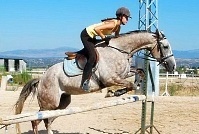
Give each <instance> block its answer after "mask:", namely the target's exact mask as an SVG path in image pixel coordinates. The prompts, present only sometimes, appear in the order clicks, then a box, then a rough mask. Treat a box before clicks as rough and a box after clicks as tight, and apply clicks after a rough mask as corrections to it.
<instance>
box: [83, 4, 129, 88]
mask: <svg viewBox="0 0 199 134" xmlns="http://www.w3.org/2000/svg"><path fill="white" fill-rule="evenodd" d="M128 18H131V16H130V11H129V9H128V8H126V7H121V8H119V9H117V11H116V18H107V19H104V20H102V22H100V23H97V24H93V25H90V26H88V27H87V28H85V29H84V30H83V31H82V32H81V41H82V43H83V45H84V51H85V52H86V57H87V63H86V65H85V68H84V71H83V75H82V81H81V86H80V87H81V88H82V89H83V90H85V91H87V90H89V86H88V85H89V80H90V77H91V75H92V68H93V66H94V62H95V61H96V53H95V43H94V42H95V37H96V36H100V37H101V39H102V40H103V41H105V43H106V44H107V45H108V44H109V38H106V35H111V34H112V33H115V36H116V37H118V36H119V32H120V26H121V25H125V24H126V23H127V22H128Z"/></svg>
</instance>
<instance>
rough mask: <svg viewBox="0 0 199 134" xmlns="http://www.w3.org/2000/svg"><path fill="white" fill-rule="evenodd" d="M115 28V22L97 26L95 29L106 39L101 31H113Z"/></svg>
mask: <svg viewBox="0 0 199 134" xmlns="http://www.w3.org/2000/svg"><path fill="white" fill-rule="evenodd" d="M114 27H115V23H114V22H113V21H110V22H107V23H103V24H102V25H100V26H96V27H95V28H94V30H95V32H96V33H97V34H98V35H99V36H100V37H101V38H102V39H104V38H105V37H106V36H105V35H104V34H103V33H102V32H101V30H106V29H110V30H111V29H113V28H114Z"/></svg>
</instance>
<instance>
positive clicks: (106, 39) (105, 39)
mask: <svg viewBox="0 0 199 134" xmlns="http://www.w3.org/2000/svg"><path fill="white" fill-rule="evenodd" d="M102 41H105V43H106V44H107V45H108V44H109V41H110V38H107V37H106V38H103V39H102Z"/></svg>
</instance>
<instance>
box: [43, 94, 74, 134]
mask: <svg viewBox="0 0 199 134" xmlns="http://www.w3.org/2000/svg"><path fill="white" fill-rule="evenodd" d="M70 102H71V95H68V94H65V93H63V94H62V95H61V98H60V102H59V106H58V107H57V108H56V109H65V108H66V107H67V106H68V105H69V104H70ZM56 109H55V110H56ZM56 118H57V117H53V118H48V119H44V123H45V127H46V129H47V131H48V134H53V131H52V129H51V124H52V122H53V121H54V120H55V119H56Z"/></svg>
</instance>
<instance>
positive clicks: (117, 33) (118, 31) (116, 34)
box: [115, 26, 120, 37]
mask: <svg viewBox="0 0 199 134" xmlns="http://www.w3.org/2000/svg"><path fill="white" fill-rule="evenodd" d="M119 34H120V26H119V27H118V28H117V31H115V37H118V36H119Z"/></svg>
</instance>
